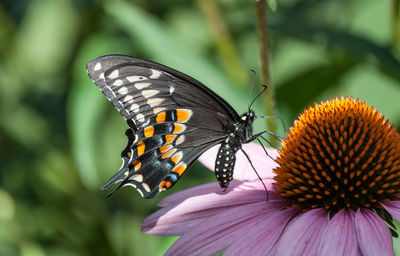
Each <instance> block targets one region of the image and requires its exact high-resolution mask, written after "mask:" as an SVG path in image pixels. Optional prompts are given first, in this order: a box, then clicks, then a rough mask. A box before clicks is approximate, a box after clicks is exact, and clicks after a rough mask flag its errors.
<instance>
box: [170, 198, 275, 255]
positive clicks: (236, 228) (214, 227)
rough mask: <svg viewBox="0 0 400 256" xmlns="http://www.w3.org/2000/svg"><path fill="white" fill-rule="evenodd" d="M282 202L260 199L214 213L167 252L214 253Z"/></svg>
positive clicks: (257, 222)
mask: <svg viewBox="0 0 400 256" xmlns="http://www.w3.org/2000/svg"><path fill="white" fill-rule="evenodd" d="M280 207H282V202H280V201H278V200H275V202H266V201H264V202H257V203H253V204H247V205H242V206H238V207H235V208H233V209H230V210H227V211H224V212H221V213H220V214H218V215H215V216H212V217H210V218H208V219H206V220H204V221H203V222H202V223H200V224H199V225H198V226H196V227H195V228H194V229H192V230H191V231H188V232H187V233H185V234H184V235H183V236H182V237H181V238H179V239H178V240H177V241H176V242H175V243H174V244H173V245H172V246H171V247H170V248H169V250H168V251H167V253H166V255H214V254H215V253H217V252H219V251H221V250H223V249H225V248H226V247H227V246H228V245H230V244H231V243H232V242H233V241H234V240H237V238H238V237H239V238H240V237H241V238H243V236H244V237H246V234H248V232H247V231H248V228H249V227H251V226H254V225H258V224H259V223H262V222H263V221H264V220H265V219H266V218H267V216H268V215H271V214H273V213H275V212H276V211H278V209H279V208H280Z"/></svg>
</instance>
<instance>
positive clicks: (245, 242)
mask: <svg viewBox="0 0 400 256" xmlns="http://www.w3.org/2000/svg"><path fill="white" fill-rule="evenodd" d="M297 211H298V210H297V209H294V208H289V209H285V210H278V211H276V212H275V214H273V215H270V216H265V219H264V220H263V221H262V222H261V223H259V224H258V223H256V225H252V226H250V225H249V226H248V227H247V228H246V231H245V232H244V234H249V235H241V236H239V237H237V239H236V240H235V241H234V242H233V243H232V245H230V246H229V247H228V248H227V249H226V250H225V254H224V255H254V256H258V255H260V256H261V255H267V254H268V253H272V248H273V246H274V245H275V244H276V242H277V240H278V239H279V237H280V235H281V234H282V230H283V229H284V228H285V225H286V224H287V223H288V222H289V220H290V219H291V218H293V216H294V215H295V214H296V212H297Z"/></svg>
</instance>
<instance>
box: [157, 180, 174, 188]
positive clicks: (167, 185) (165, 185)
mask: <svg viewBox="0 0 400 256" xmlns="http://www.w3.org/2000/svg"><path fill="white" fill-rule="evenodd" d="M171 186H172V183H171V182H169V181H165V180H163V181H161V183H160V188H161V189H164V190H165V189H169V188H170V187H171Z"/></svg>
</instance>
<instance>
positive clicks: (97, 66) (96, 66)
mask: <svg viewBox="0 0 400 256" xmlns="http://www.w3.org/2000/svg"><path fill="white" fill-rule="evenodd" d="M100 69H101V63H100V62H97V63H96V65H94V68H93V70H94V71H97V70H100Z"/></svg>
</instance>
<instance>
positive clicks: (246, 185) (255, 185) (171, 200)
mask: <svg viewBox="0 0 400 256" xmlns="http://www.w3.org/2000/svg"><path fill="white" fill-rule="evenodd" d="M264 183H265V185H266V186H267V188H268V191H272V190H273V187H272V180H271V179H269V180H264ZM250 190H262V191H264V196H265V190H264V187H263V185H262V184H261V182H260V181H254V182H242V181H231V183H229V187H228V188H227V189H226V191H222V189H221V187H220V186H219V185H218V183H216V182H213V183H208V184H204V185H200V186H196V187H193V188H189V189H186V190H183V191H180V192H178V193H175V194H173V195H171V196H168V197H166V198H164V200H162V201H161V202H160V203H159V206H160V207H166V206H170V205H176V204H179V203H180V202H182V201H184V200H186V199H188V198H191V197H193V196H200V195H209V194H218V195H226V194H229V193H230V192H231V191H250ZM273 197H275V194H273V193H269V198H273Z"/></svg>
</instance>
